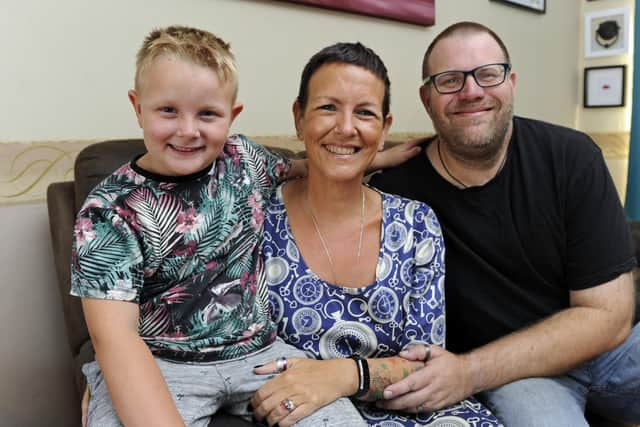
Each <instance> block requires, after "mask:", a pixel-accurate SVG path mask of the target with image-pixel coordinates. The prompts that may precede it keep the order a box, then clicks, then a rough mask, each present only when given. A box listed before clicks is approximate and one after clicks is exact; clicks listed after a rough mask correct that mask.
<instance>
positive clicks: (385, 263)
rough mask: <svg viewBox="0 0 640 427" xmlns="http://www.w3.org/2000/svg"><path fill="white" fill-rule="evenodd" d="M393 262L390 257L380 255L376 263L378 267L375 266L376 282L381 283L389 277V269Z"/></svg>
mask: <svg viewBox="0 0 640 427" xmlns="http://www.w3.org/2000/svg"><path fill="white" fill-rule="evenodd" d="M392 263H393V261H392V260H391V255H389V254H387V253H385V254H383V255H382V257H381V258H380V260H379V261H378V265H377V266H376V280H377V281H379V282H381V281H383V280H385V279H386V278H387V276H389V273H391V268H392V265H393V264H392Z"/></svg>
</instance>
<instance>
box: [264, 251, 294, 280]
mask: <svg viewBox="0 0 640 427" xmlns="http://www.w3.org/2000/svg"><path fill="white" fill-rule="evenodd" d="M265 271H266V272H267V283H269V285H270V286H275V285H279V284H280V283H282V282H283V281H284V279H286V278H287V274H288V273H289V265H288V264H287V261H285V260H284V258H281V257H273V258H268V259H267V260H266V261H265Z"/></svg>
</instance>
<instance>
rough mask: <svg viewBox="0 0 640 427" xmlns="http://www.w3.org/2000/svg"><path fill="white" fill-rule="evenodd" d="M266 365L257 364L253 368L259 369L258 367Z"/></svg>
mask: <svg viewBox="0 0 640 427" xmlns="http://www.w3.org/2000/svg"><path fill="white" fill-rule="evenodd" d="M263 366H264V365H256V366H254V367H253V369H258V368H262V367H263Z"/></svg>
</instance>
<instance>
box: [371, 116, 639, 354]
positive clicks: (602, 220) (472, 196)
mask: <svg viewBox="0 0 640 427" xmlns="http://www.w3.org/2000/svg"><path fill="white" fill-rule="evenodd" d="M513 124H514V126H513V135H512V137H511V143H510V144H509V150H508V154H507V159H506V163H505V165H504V167H503V169H502V170H501V171H500V173H498V175H497V176H495V177H494V178H493V179H492V180H491V181H489V182H488V183H487V184H485V185H483V186H480V187H472V188H467V189H458V188H456V187H455V186H453V185H452V184H450V183H449V182H447V181H446V180H445V179H444V178H443V177H441V176H440V175H439V174H438V173H437V172H436V170H435V169H434V168H433V166H432V165H431V163H430V161H429V159H428V158H427V156H426V154H425V152H424V148H426V146H427V145H428V144H429V143H430V142H431V141H427V142H426V143H425V144H424V147H423V152H422V154H421V155H419V156H417V157H414V158H413V159H411V160H409V161H408V162H406V163H405V164H403V165H401V166H399V167H396V168H393V169H390V170H387V171H384V172H383V173H380V174H377V175H374V176H373V177H372V179H371V182H370V183H371V185H373V186H375V187H378V188H380V189H381V190H383V191H386V192H389V193H396V194H400V195H402V196H405V197H408V198H412V199H416V200H420V201H422V202H426V203H427V204H429V205H430V206H431V207H432V208H433V209H434V211H435V212H436V214H437V215H438V218H439V220H440V224H441V226H442V228H443V231H444V237H445V247H446V256H445V261H446V281H445V290H446V291H445V294H446V313H447V347H448V348H449V349H450V350H452V351H455V352H463V351H468V350H471V349H473V348H475V347H478V346H481V345H483V344H486V343H488V342H490V341H493V340H495V339H497V338H499V337H502V336H504V335H506V334H508V333H510V332H513V331H515V330H518V329H521V328H523V327H526V326H527V325H530V324H532V323H534V322H536V321H539V320H541V319H543V318H545V317H547V316H549V315H551V314H552V313H555V312H557V311H559V310H562V309H564V308H566V307H568V305H569V292H568V291H569V290H580V289H586V288H589V287H593V286H596V285H599V284H602V283H604V282H607V281H609V280H612V279H614V278H615V277H617V276H618V275H620V274H621V273H624V272H627V271H630V270H631V269H632V268H633V267H634V266H635V258H634V254H633V246H632V241H631V237H630V233H629V227H628V224H627V221H626V218H625V216H624V213H623V210H622V206H621V204H620V199H619V197H618V194H617V192H616V189H615V187H614V184H613V181H612V179H611V176H610V175H609V172H608V169H607V167H606V165H605V162H604V159H603V157H602V153H601V151H600V149H599V148H598V147H597V146H596V145H595V144H594V143H593V141H592V140H591V139H590V138H589V137H588V136H587V135H585V134H583V133H580V132H577V131H574V130H571V129H568V128H564V127H560V126H556V125H552V124H549V123H544V122H540V121H535V120H530V119H524V118H520V117H515V118H514V121H513Z"/></svg>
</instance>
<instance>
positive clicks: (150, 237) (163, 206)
mask: <svg viewBox="0 0 640 427" xmlns="http://www.w3.org/2000/svg"><path fill="white" fill-rule="evenodd" d="M124 205H125V206H127V207H129V208H131V209H132V210H133V211H135V212H136V214H137V221H138V224H140V226H141V227H142V229H143V233H144V235H145V239H146V242H145V245H146V246H147V247H148V248H151V249H152V253H151V254H150V255H151V256H150V257H149V258H148V259H146V260H145V262H146V263H147V265H148V266H149V267H151V268H155V267H157V266H159V265H160V263H161V262H162V261H163V260H164V259H166V258H167V257H168V256H169V255H170V254H171V252H172V251H173V250H174V247H175V245H176V243H178V242H180V241H181V240H182V237H183V236H182V235H181V234H180V233H178V232H176V225H177V224H176V217H177V215H178V213H179V212H180V211H181V210H182V204H181V203H180V200H179V199H178V198H177V197H176V196H175V195H174V194H172V193H164V194H155V193H154V191H153V190H152V189H150V188H147V187H142V188H138V189H136V190H134V191H132V192H131V193H129V195H128V196H127V197H126V198H125V200H124Z"/></svg>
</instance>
